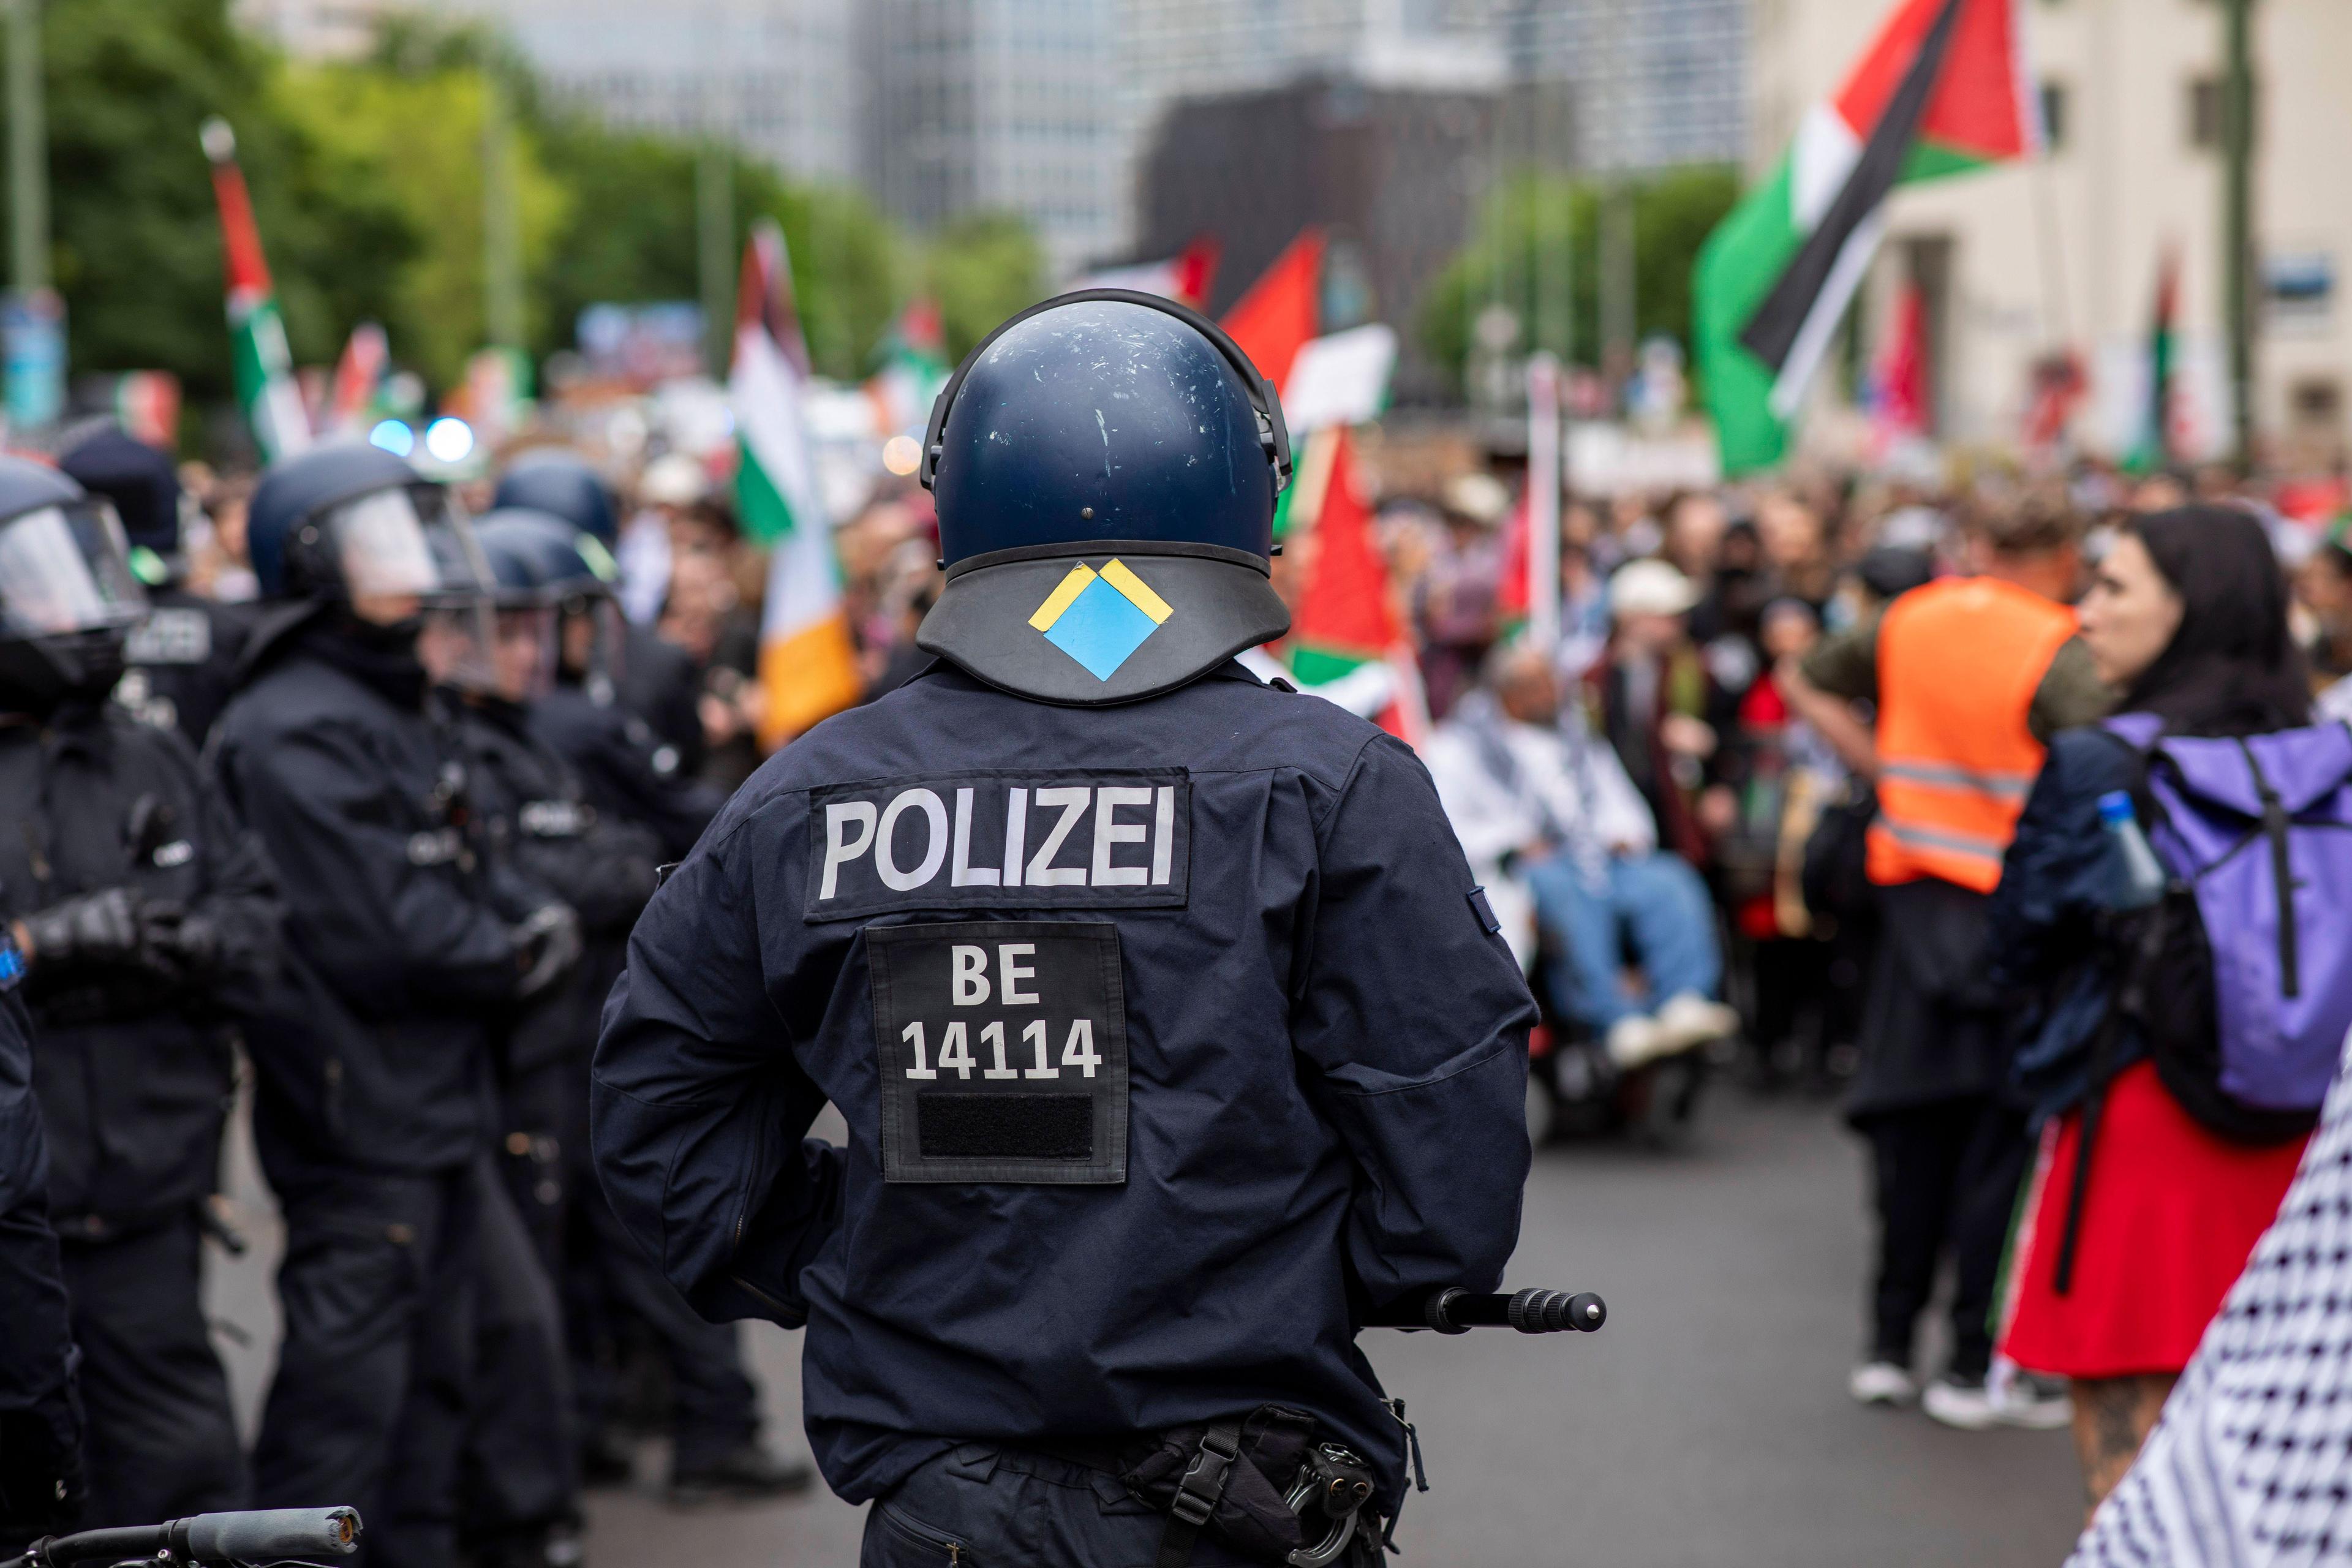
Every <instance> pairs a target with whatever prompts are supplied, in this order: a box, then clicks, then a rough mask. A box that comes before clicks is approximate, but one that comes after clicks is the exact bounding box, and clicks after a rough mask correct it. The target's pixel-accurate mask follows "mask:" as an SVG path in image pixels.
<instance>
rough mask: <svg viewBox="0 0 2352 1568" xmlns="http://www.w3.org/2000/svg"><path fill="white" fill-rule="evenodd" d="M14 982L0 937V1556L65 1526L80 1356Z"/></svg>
mask: <svg viewBox="0 0 2352 1568" xmlns="http://www.w3.org/2000/svg"><path fill="white" fill-rule="evenodd" d="M0 593H5V585H0ZM24 978H25V956H24V953H23V952H21V951H20V950H19V949H18V948H17V946H16V938H15V937H14V936H13V935H10V934H9V933H7V932H6V931H5V930H0V1279H5V1280H6V1281H7V1282H8V1288H7V1289H5V1290H0V1557H5V1556H8V1555H10V1554H13V1553H16V1552H21V1551H23V1550H24V1549H25V1545H26V1542H30V1541H35V1540H37V1539H38V1538H40V1537H41V1536H44V1535H54V1534H57V1533H58V1532H59V1531H67V1530H70V1529H72V1528H73V1523H74V1520H75V1518H76V1516H77V1515H79V1512H80V1511H81V1501H82V1487H81V1425H82V1422H81V1402H80V1400H79V1398H77V1397H76V1395H75V1387H74V1369H75V1367H76V1365H77V1363H79V1361H80V1359H81V1358H80V1352H78V1351H77V1350H75V1349H74V1343H73V1329H72V1324H71V1322H70V1321H68V1310H67V1305H66V1282H65V1277H64V1274H63V1272H62V1271H61V1270H60V1268H59V1267H58V1237H57V1232H55V1231H53V1230H51V1229H50V1228H49V1195H48V1185H49V1169H48V1153H47V1148H46V1146H45V1145H44V1143H43V1142H42V1138H41V1112H40V1108H39V1107H38V1106H37V1105H36V1104H35V1103H34V1101H33V1051H32V1025H31V1021H30V1020H29V1019H28V1018H26V1016H25V998H24V993H23V985H22V982H23V980H24Z"/></svg>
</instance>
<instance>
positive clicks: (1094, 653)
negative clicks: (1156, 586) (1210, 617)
mask: <svg viewBox="0 0 2352 1568" xmlns="http://www.w3.org/2000/svg"><path fill="white" fill-rule="evenodd" d="M1175 613H1176V612H1175V610H1174V609H1173V608H1172V607H1171V605H1169V603H1168V601H1167V600H1165V599H1163V598H1161V597H1160V595H1158V594H1156V593H1154V592H1153V591H1152V589H1151V585H1150V584H1148V583H1146V582H1145V581H1144V580H1143V579H1142V578H1140V577H1139V576H1137V575H1136V574H1135V573H1134V572H1133V571H1132V570H1131V569H1130V568H1129V566H1128V564H1127V563H1125V562H1123V561H1112V562H1110V563H1107V564H1106V565H1105V566H1104V567H1103V569H1102V570H1101V571H1100V572H1097V571H1095V570H1094V569H1093V568H1091V567H1089V566H1087V564H1085V563H1083V562H1081V563H1079V564H1077V565H1076V566H1073V567H1071V568H1070V570H1069V573H1068V574H1067V575H1066V576H1065V577H1064V578H1063V579H1062V580H1061V582H1059V583H1058V584H1055V587H1054V591H1053V592H1052V593H1051V594H1048V595H1045V603H1044V604H1042V605H1038V606H1037V609H1036V613H1035V614H1034V615H1032V616H1030V617H1029V624H1030V625H1031V626H1034V627H1036V628H1037V629H1038V630H1039V631H1041V632H1043V633H1045V640H1046V641H1047V642H1049V643H1052V644H1053V645H1054V646H1055V647H1057V648H1060V649H1061V650H1062V651H1063V652H1064V653H1066V654H1068V655H1069V656H1070V657H1071V658H1074V659H1076V660H1077V661H1078V663H1079V664H1081V665H1083V666H1085V668H1086V670H1087V674H1089V675H1091V676H1093V677H1094V678H1095V679H1097V680H1108V679H1110V678H1111V677H1112V676H1113V675H1115V674H1117V673H1118V667H1119V666H1120V665H1122V664H1125V663H1126V662H1127V661H1128V658H1129V656H1130V655H1132V654H1133V653H1134V652H1135V650H1136V649H1137V648H1139V647H1142V646H1143V641H1144V639H1145V638H1146V637H1150V635H1151V634H1152V633H1153V632H1155V631H1158V630H1159V629H1160V625H1161V623H1163V622H1164V621H1166V620H1167V619H1168V617H1169V616H1172V615H1174V614H1175Z"/></svg>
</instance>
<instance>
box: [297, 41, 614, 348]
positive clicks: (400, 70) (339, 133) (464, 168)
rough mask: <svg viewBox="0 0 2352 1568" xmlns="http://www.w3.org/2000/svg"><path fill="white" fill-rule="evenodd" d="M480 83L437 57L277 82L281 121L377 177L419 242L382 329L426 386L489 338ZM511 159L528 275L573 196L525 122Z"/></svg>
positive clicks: (558, 231) (321, 71)
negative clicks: (412, 64) (419, 63)
mask: <svg viewBox="0 0 2352 1568" xmlns="http://www.w3.org/2000/svg"><path fill="white" fill-rule="evenodd" d="M489 86H490V78H489V76H488V71H487V70H486V69H485V68H483V67H480V66H474V65H466V64H452V63H448V62H446V61H445V60H441V59H435V60H433V61H431V62H430V63H429V64H428V65H427V66H426V67H425V68H423V69H414V68H407V67H406V65H405V64H404V63H395V64H385V63H381V62H370V63H366V64H355V65H341V64H336V65H313V66H300V67H295V68H289V70H287V71H286V72H285V73H284V75H283V77H282V78H281V79H280V81H279V84H278V99H279V101H280V102H281V103H282V104H283V105H284V106H285V108H286V110H287V111H288V113H289V117H290V118H291V119H292V120H293V121H295V122H296V123H298V124H299V125H301V126H303V127H305V128H306V130H307V132H308V134H309V135H310V139H311V140H312V141H314V142H316V143H318V144H319V145H320V146H321V147H323V148H325V149H327V150H329V153H330V154H331V155H332V156H336V157H340V158H342V159H346V160H348V161H349V162H351V163H353V164H355V165H362V166H365V167H369V168H372V169H373V170H375V171H376V178H377V180H378V182H379V188H380V189H381V191H382V192H383V195H385V196H386V197H388V198H389V199H390V200H391V201H392V202H393V203H394V204H395V205H397V206H398V207H399V209H400V210H401V212H402V213H403V214H404V216H405V218H406V220H407V222H408V224H409V226H411V228H412V229H413V230H414V231H415V233H417V234H418V235H420V236H421V237H422V238H423V243H422V244H421V245H419V246H418V247H416V248H415V250H414V251H413V252H412V253H411V254H410V256H409V257H408V258H407V259H406V262H405V264H404V266H403V267H402V268H400V271H399V274H398V281H397V285H396V287H395V289H394V301H393V308H392V310H391V311H390V313H389V314H388V316H387V317H386V319H385V322H384V324H385V328H386V330H387V331H388V333H389V335H390V337H391V340H392V350H393V353H394V357H396V358H397V359H399V360H400V361H401V362H402V363H404V364H408V365H412V366H414V367H415V369H416V370H418V371H419V372H420V373H422V374H424V376H425V379H426V380H427V381H428V382H431V383H432V384H435V385H436V386H444V387H446V386H450V385H453V384H456V382H457V380H458V379H459V377H460V376H462V375H463V374H464V371H465V364H466V360H467V357H468V356H469V355H470V354H472V353H473V352H474V351H475V350H476V349H478V348H480V347H481V346H482V345H483V344H484V343H485V342H488V331H487V330H486V328H485V325H484V314H485V308H486V302H487V297H488V296H487V285H486V281H485V271H484V258H483V243H482V241H483V227H482V219H483V213H482V196H483V191H482V184H483V145H482V128H483V113H484V108H485V105H486V103H487V101H488V90H489ZM509 156H510V166H511V168H512V169H513V172H514V180H513V189H514V192H515V199H516V206H517V216H518V217H519V219H520V234H521V241H522V255H523V266H524V269H525V275H526V276H528V275H529V273H530V269H531V268H532V267H533V265H534V264H535V263H539V264H543V263H544V262H545V261H546V260H547V259H548V258H551V256H552V255H553V254H554V253H555V249H556V247H557V245H558V243H559V241H560V240H561V238H562V236H563V235H564V233H565V232H566V229H567V227H568V225H569V219H570V212H571V207H572V199H573V197H572V193H571V192H570V191H568V190H567V189H566V188H565V187H564V185H563V184H562V181H561V180H560V179H558V178H556V177H554V176H552V175H551V174H550V173H549V172H548V170H547V169H546V167H545V165H544V164H543V163H542V162H541V158H540V155H539V152H538V148H537V139H536V137H535V136H534V135H533V133H532V132H531V130H530V127H528V126H526V125H522V124H517V125H516V126H515V127H514V130H513V133H512V141H511V149H510V154H509ZM265 238H266V236H265ZM525 298H526V300H527V302H528V301H530V292H529V291H528V290H527V291H526V296H525ZM347 326H348V323H347Z"/></svg>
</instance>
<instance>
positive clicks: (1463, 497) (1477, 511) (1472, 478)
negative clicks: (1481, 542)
mask: <svg viewBox="0 0 2352 1568" xmlns="http://www.w3.org/2000/svg"><path fill="white" fill-rule="evenodd" d="M1444 500H1445V510H1448V511H1450V512H1454V513H1456V514H1458V515H1460V516H1462V517H1466V518H1468V519H1469V520H1470V521H1473V522H1475V523H1480V524H1483V525H1485V526H1487V527H1492V526H1493V525H1494V524H1496V523H1497V522H1500V521H1503V514H1504V513H1505V512H1507V511H1508V510H1511V492H1510V491H1509V490H1508V489H1505V488H1504V486H1503V481H1502V480H1500V479H1496V477H1495V476H1494V475H1492V474H1486V473H1468V474H1456V475H1454V477H1453V478H1452V479H1448V480H1446V481H1445V497H1444Z"/></svg>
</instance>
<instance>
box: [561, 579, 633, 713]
mask: <svg viewBox="0 0 2352 1568" xmlns="http://www.w3.org/2000/svg"><path fill="white" fill-rule="evenodd" d="M556 636H557V637H558V647H557V652H558V655H559V656H560V659H561V667H562V672H563V674H564V676H565V677H566V678H567V679H572V680H575V681H578V682H580V683H581V684H582V685H583V686H586V687H587V688H588V689H590V690H592V691H594V692H597V693H599V694H600V695H599V698H598V700H600V701H608V700H611V695H612V693H614V691H616V690H617V689H619V687H620V683H621V677H622V674H623V666H624V664H625V647H626V640H627V637H628V623H627V621H626V619H625V617H624V616H622V614H621V605H620V603H619V601H618V600H616V599H614V598H613V597H612V595H609V594H575V595H571V596H569V597H567V598H565V599H563V600H562V603H561V604H560V605H558V607H557V611H556Z"/></svg>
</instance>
